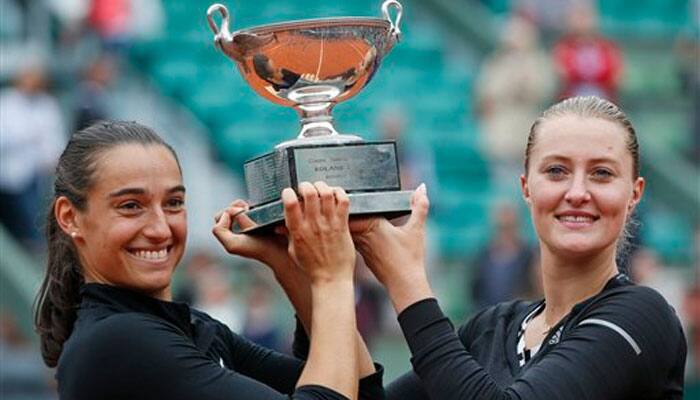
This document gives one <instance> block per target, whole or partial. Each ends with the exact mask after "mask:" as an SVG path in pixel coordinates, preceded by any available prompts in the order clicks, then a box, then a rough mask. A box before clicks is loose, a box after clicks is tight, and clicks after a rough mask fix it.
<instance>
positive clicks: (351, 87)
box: [207, 0, 412, 232]
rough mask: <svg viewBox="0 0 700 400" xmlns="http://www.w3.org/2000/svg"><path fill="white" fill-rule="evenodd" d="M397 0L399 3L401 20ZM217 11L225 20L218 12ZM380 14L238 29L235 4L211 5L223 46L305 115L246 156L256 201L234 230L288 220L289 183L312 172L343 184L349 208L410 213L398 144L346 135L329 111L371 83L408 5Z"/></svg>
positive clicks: (250, 79)
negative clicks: (271, 145)
mask: <svg viewBox="0 0 700 400" xmlns="http://www.w3.org/2000/svg"><path fill="white" fill-rule="evenodd" d="M391 7H393V8H395V9H396V18H395V21H394V20H392V18H391V16H390V12H389V9H390V8H391ZM217 13H218V14H220V16H221V24H220V26H219V25H217V23H216V21H215V20H214V17H215V15H216V14H217ZM382 13H383V16H384V18H367V17H341V18H320V19H309V20H301V21H292V22H283V23H278V24H271V25H263V26H258V27H254V28H249V29H242V30H238V31H235V32H233V33H231V32H230V31H229V25H230V24H231V21H232V18H231V15H230V13H229V11H228V10H227V8H226V7H225V6H223V5H221V4H214V5H212V6H211V7H209V10H208V11H207V19H208V22H209V26H210V27H211V29H212V31H213V32H214V35H215V36H214V42H215V44H216V47H217V48H219V49H220V50H221V51H222V52H223V53H224V54H225V55H226V56H227V57H229V58H230V59H231V60H233V61H234V62H235V64H236V66H237V67H238V70H239V71H240V73H241V75H242V76H243V78H244V79H245V80H246V82H247V83H248V84H249V85H250V86H251V87H252V88H253V89H254V90H255V92H257V93H258V94H259V95H261V96H262V97H264V98H266V99H268V100H270V101H272V102H273V103H276V104H279V105H282V106H286V107H292V108H294V109H295V110H296V111H297V112H298V113H299V116H300V120H301V132H300V133H299V135H298V136H297V138H296V139H293V140H289V141H286V142H283V143H280V144H278V145H277V146H276V147H275V149H274V150H273V151H271V152H269V153H266V154H264V155H261V156H259V157H256V158H254V159H252V160H249V161H247V162H246V163H245V164H244V172H245V180H246V187H247V190H248V196H249V204H250V209H249V210H248V211H246V214H247V216H248V217H249V218H250V219H251V220H252V221H254V224H253V225H251V226H247V227H241V226H239V225H237V224H234V226H233V229H234V230H235V231H237V232H252V231H258V230H261V229H264V228H266V227H271V226H273V225H275V224H277V223H279V222H281V221H282V220H283V219H284V211H283V207H282V201H281V200H280V193H281V192H282V189H284V188H286V187H292V188H295V189H296V188H298V186H299V183H301V182H304V181H306V182H317V181H324V182H326V183H327V184H328V185H329V186H340V187H342V188H343V189H344V190H345V191H346V192H347V193H348V196H349V198H350V214H351V215H367V214H382V215H386V216H390V217H391V216H398V215H402V214H406V213H408V212H410V197H411V193H412V191H402V190H401V183H400V179H399V169H398V161H397V156H396V144H395V143H394V142H393V141H375V142H366V141H364V140H363V139H362V138H360V137H358V136H355V135H347V134H340V133H338V131H336V129H335V127H334V126H333V117H332V116H331V111H332V109H333V107H334V106H335V105H336V104H337V103H339V102H341V101H345V100H347V99H349V98H351V97H353V96H354V95H356V94H357V93H359V91H360V90H362V88H364V87H365V86H366V85H367V84H368V83H369V81H370V80H371V79H372V76H373V75H374V73H375V72H376V71H377V69H378V68H379V65H380V64H381V61H382V58H383V57H384V56H385V55H386V54H388V53H389V51H391V49H392V48H393V46H394V45H395V44H396V43H397V42H398V41H399V38H400V36H401V31H400V29H399V23H400V21H401V13H402V6H401V4H400V3H399V2H398V1H396V0H386V1H385V2H384V3H383V4H382Z"/></svg>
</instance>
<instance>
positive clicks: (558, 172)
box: [544, 165, 566, 179]
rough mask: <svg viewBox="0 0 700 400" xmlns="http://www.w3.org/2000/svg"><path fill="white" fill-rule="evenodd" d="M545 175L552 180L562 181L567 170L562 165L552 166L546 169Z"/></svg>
mask: <svg viewBox="0 0 700 400" xmlns="http://www.w3.org/2000/svg"><path fill="white" fill-rule="evenodd" d="M544 173H545V174H547V176H548V177H550V178H552V179H560V178H562V177H563V176H564V175H566V169H565V168H564V167H563V166H561V165H551V166H549V167H547V168H545V170H544Z"/></svg>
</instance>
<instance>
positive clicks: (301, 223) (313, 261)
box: [282, 182, 355, 285]
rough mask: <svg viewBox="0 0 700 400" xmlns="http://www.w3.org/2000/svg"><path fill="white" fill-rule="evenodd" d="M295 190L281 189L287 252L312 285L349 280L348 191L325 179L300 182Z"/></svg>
mask: <svg viewBox="0 0 700 400" xmlns="http://www.w3.org/2000/svg"><path fill="white" fill-rule="evenodd" d="M298 190H299V197H297V195H296V193H295V192H294V191H293V190H292V189H289V188H287V189H285V190H283V191H282V203H283V205H284V215H285V227H286V230H287V234H288V240H289V255H290V256H291V258H292V260H294V261H295V263H296V264H297V265H298V266H299V267H301V268H302V269H303V270H304V271H305V272H306V274H307V275H308V277H309V280H310V282H311V284H312V285H313V284H314V283H316V282H327V281H335V280H345V281H350V282H352V279H353V269H354V265H355V247H354V245H353V242H352V237H351V236H350V230H349V228H348V216H349V209H350V200H349V198H348V196H347V194H346V193H345V191H344V190H343V189H342V188H339V187H330V186H328V185H327V184H326V183H324V182H316V183H315V184H313V185H312V184H311V183H308V182H302V183H301V184H299V189H298ZM300 198H301V200H302V201H300Z"/></svg>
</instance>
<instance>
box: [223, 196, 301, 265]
mask: <svg viewBox="0 0 700 400" xmlns="http://www.w3.org/2000/svg"><path fill="white" fill-rule="evenodd" d="M248 208H249V207H248V203H246V202H245V201H244V200H235V201H234V202H232V203H231V204H230V205H229V206H228V207H227V208H226V209H224V210H223V211H221V212H220V213H219V214H218V215H217V216H216V224H215V225H214V229H213V230H212V232H213V233H214V236H216V238H217V239H218V240H219V242H220V243H221V245H222V246H224V249H226V251H227V252H228V253H229V254H235V255H238V256H241V257H245V258H251V259H254V260H257V261H260V262H262V263H264V264H267V265H268V266H270V267H271V268H272V269H273V270H275V269H277V268H286V267H287V266H288V265H289V263H290V262H291V259H290V258H289V256H288V255H287V238H286V237H285V236H284V235H277V234H269V235H249V234H240V233H234V232H233V231H232V230H231V225H232V223H233V222H234V220H235V221H236V222H237V223H238V224H239V226H241V227H242V228H244V229H245V228H248V227H251V226H254V225H255V222H253V220H251V219H250V217H248V216H247V215H246V214H245V211H247V210H248Z"/></svg>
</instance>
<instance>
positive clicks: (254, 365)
mask: <svg viewBox="0 0 700 400" xmlns="http://www.w3.org/2000/svg"><path fill="white" fill-rule="evenodd" d="M54 189H55V193H54V198H53V201H52V203H51V206H50V210H49V211H50V212H49V213H48V221H47V236H48V238H47V239H48V244H49V254H48V267H47V270H46V276H45V279H44V281H43V283H42V286H41V289H40V292H39V295H38V298H37V308H36V315H35V323H36V327H37V330H38V332H39V334H40V336H41V351H42V355H43V357H44V361H45V362H46V364H47V365H49V366H51V367H54V366H57V367H58V368H57V374H56V377H57V380H58V388H59V394H60V397H61V398H63V399H90V400H94V399H183V400H184V399H188V400H191V399H231V398H236V399H256V400H260V399H282V398H289V397H288V396H289V395H291V397H292V398H295V399H346V398H357V393H358V375H361V376H365V378H364V379H362V380H361V381H360V383H359V391H360V398H377V397H381V393H382V388H381V371H380V372H376V371H375V369H374V365H373V364H372V362H371V359H369V356H368V353H367V351H366V349H365V348H364V344H363V343H362V341H361V340H360V339H358V335H357V333H356V332H357V331H356V325H355V313H354V301H353V284H352V277H353V266H354V262H355V251H354V248H353V245H352V241H351V237H350V233H349V231H348V198H347V196H346V194H345V193H344V192H343V190H342V189H340V188H330V187H328V186H326V185H324V184H322V183H317V184H315V185H311V184H308V183H304V184H303V185H301V186H300V187H299V190H298V192H299V195H300V196H301V197H302V198H303V204H302V203H301V202H300V199H298V198H297V195H296V194H295V192H294V191H292V190H291V189H286V190H285V191H284V192H283V193H282V198H283V202H284V208H285V217H286V232H285V233H286V234H287V236H286V237H282V236H280V237H275V238H267V239H265V238H262V239H251V238H246V237H242V236H240V235H234V234H233V233H231V232H230V229H229V228H230V222H231V218H232V217H233V216H234V214H235V213H236V212H237V210H236V209H235V206H236V204H233V205H232V206H231V207H229V209H227V210H225V211H224V212H223V214H222V215H221V216H220V217H219V219H218V222H217V225H216V227H215V228H214V232H215V234H216V235H217V237H218V238H219V240H221V242H222V243H223V244H224V245H225V246H226V249H227V250H228V251H229V252H232V253H235V254H240V255H244V256H249V257H254V258H258V259H260V260H261V261H264V262H266V263H268V265H270V266H271V267H273V269H274V270H275V271H278V270H280V271H282V272H280V273H279V274H278V275H277V278H278V279H279V280H280V283H282V285H283V286H284V287H285V289H286V290H287V291H288V293H289V294H290V299H292V302H293V303H294V305H295V306H298V307H299V308H298V310H297V311H298V314H299V319H300V321H301V323H302V324H303V326H304V327H306V328H307V329H308V330H309V332H313V334H311V335H310V349H309V350H308V359H307V360H306V361H304V360H302V359H299V358H295V357H290V356H285V355H282V354H278V353H275V352H273V351H271V350H268V349H265V348H262V347H260V346H257V345H255V344H253V343H252V342H250V341H248V340H246V339H244V338H242V337H240V336H238V335H236V334H235V333H232V332H231V331H230V330H228V328H226V327H225V326H224V325H223V324H221V323H220V322H218V321H216V320H214V319H212V318H211V317H209V316H208V315H206V314H204V313H202V312H199V311H197V310H194V309H190V308H189V307H188V306H187V305H185V304H181V303H175V302H172V300H171V282H172V274H173V271H174V269H175V267H176V266H177V264H178V262H179V261H180V259H181V257H182V254H183V253H184V250H185V241H186V236H187V219H186V209H185V187H184V185H183V180H182V172H181V170H180V165H179V162H178V160H177V156H176V154H175V152H174V151H173V149H172V148H171V147H170V146H169V145H168V144H166V143H165V142H164V141H163V140H162V139H161V138H160V137H158V136H157V135H156V134H155V133H154V132H153V131H152V130H151V129H149V128H147V127H145V126H142V125H139V124H137V123H133V122H101V123H98V124H95V125H93V126H91V127H88V128H86V129H84V130H82V131H79V132H77V133H75V134H74V135H73V136H72V138H71V139H70V141H69V143H68V145H67V147H66V149H65V150H64V152H63V154H62V155H61V157H60V160H59V162H58V166H57V168H56V181H55V187H54ZM287 238H288V242H287ZM287 246H288V249H289V252H287ZM261 249H265V251H262V250H261ZM298 268H301V269H302V270H303V273H299V272H297V271H296V270H297V269H298ZM285 269H287V270H289V271H292V272H287V273H285V272H283V270H285ZM292 279H293V280H292ZM329 297H332V298H333V299H334V302H333V303H332V304H330V303H329V302H328V301H325V299H327V298H329ZM312 309H313V313H311V310H312ZM301 336H304V335H301ZM303 356H306V354H303ZM375 393H379V395H376V394H375Z"/></svg>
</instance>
